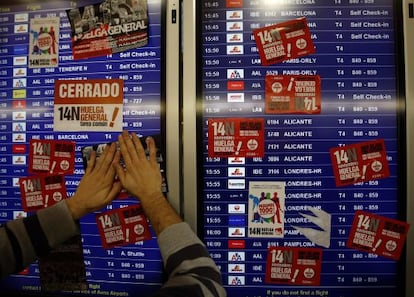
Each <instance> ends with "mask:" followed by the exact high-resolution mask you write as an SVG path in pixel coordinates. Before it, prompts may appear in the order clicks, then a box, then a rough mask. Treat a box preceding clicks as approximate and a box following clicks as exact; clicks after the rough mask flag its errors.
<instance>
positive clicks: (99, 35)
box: [67, 0, 149, 60]
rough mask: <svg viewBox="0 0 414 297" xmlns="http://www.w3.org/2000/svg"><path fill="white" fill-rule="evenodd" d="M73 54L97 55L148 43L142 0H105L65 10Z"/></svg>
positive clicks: (81, 57)
mask: <svg viewBox="0 0 414 297" xmlns="http://www.w3.org/2000/svg"><path fill="white" fill-rule="evenodd" d="M67 15H68V19H69V21H70V25H71V29H72V53H73V58H74V59H75V60H76V59H83V58H89V57H97V56H104V55H110V54H113V53H118V52H121V51H126V50H129V49H133V48H138V47H142V46H145V45H147V44H148V38H149V36H148V10H147V1H146V0H135V1H125V0H105V1H103V2H101V3H97V4H91V5H87V6H84V7H80V8H72V9H70V10H67Z"/></svg>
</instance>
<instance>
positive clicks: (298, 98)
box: [265, 75, 321, 114]
mask: <svg viewBox="0 0 414 297" xmlns="http://www.w3.org/2000/svg"><path fill="white" fill-rule="evenodd" d="M320 112H321V80H320V77H319V75H266V77H265V113H266V114H319V113H320Z"/></svg>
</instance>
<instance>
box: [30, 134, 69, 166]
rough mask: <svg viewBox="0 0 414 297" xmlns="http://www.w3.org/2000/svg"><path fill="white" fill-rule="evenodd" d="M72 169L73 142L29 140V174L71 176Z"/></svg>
mask: <svg viewBox="0 0 414 297" xmlns="http://www.w3.org/2000/svg"><path fill="white" fill-rule="evenodd" d="M74 167H75V143H74V142H72V141H64V140H41V139H31V140H30V148H29V173H30V174H42V173H45V174H73V170H74Z"/></svg>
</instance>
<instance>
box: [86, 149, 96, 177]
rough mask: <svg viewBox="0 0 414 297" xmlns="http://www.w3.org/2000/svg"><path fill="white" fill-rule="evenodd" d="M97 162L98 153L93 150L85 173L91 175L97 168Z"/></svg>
mask: <svg viewBox="0 0 414 297" xmlns="http://www.w3.org/2000/svg"><path fill="white" fill-rule="evenodd" d="M95 162H96V151H94V150H92V151H91V153H90V155H89V161H88V165H87V166H86V170H85V173H90V172H91V171H92V169H93V168H95Z"/></svg>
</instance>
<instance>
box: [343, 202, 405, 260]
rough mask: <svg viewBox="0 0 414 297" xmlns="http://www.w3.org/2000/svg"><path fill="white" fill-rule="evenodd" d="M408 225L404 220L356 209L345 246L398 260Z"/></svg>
mask: <svg viewBox="0 0 414 297" xmlns="http://www.w3.org/2000/svg"><path fill="white" fill-rule="evenodd" d="M409 227H410V225H409V224H407V223H405V222H401V221H398V220H395V219H391V218H387V217H383V216H379V215H376V214H373V213H369V212H365V211H363V210H358V211H357V212H355V216H354V221H353V223H352V228H351V232H350V234H349V237H348V241H347V247H348V248H353V249H357V250H360V251H364V252H368V253H373V254H377V255H379V256H383V257H386V258H391V259H393V260H398V259H399V258H400V256H401V251H402V249H403V247H404V243H405V238H406V236H407V232H408V229H409Z"/></svg>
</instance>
